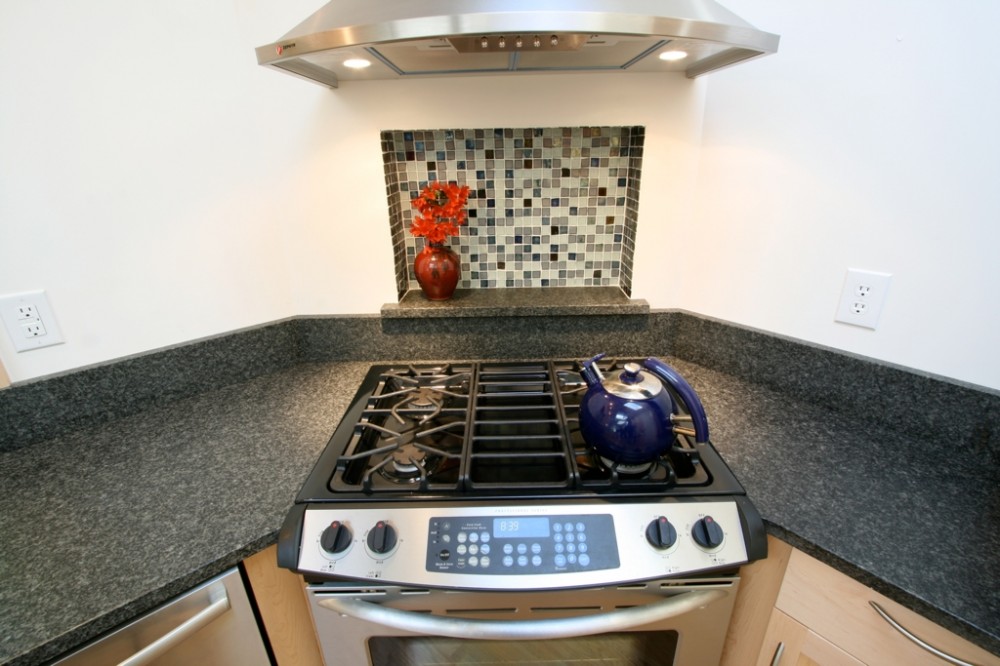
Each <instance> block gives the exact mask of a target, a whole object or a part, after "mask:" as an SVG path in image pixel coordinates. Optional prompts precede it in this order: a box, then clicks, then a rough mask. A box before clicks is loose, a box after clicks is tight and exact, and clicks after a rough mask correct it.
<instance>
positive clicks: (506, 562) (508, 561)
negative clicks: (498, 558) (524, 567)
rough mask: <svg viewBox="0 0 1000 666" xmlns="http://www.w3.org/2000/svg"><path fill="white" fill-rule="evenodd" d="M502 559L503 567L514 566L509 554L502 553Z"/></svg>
mask: <svg viewBox="0 0 1000 666" xmlns="http://www.w3.org/2000/svg"><path fill="white" fill-rule="evenodd" d="M502 561H503V565H504V566H505V567H512V566H514V558H513V557H511V556H510V555H504V558H503V560H502Z"/></svg>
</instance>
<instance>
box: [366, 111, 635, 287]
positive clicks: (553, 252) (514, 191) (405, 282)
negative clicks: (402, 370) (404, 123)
mask: <svg viewBox="0 0 1000 666" xmlns="http://www.w3.org/2000/svg"><path fill="white" fill-rule="evenodd" d="M644 138H645V128H643V127H641V126H631V127H544V128H518V129H513V128H492V129H439V130H392V131H385V132H382V135H381V137H380V139H381V146H382V159H383V163H384V165H385V179H386V195H387V199H388V205H389V223H390V227H391V236H392V241H393V251H394V259H395V261H394V264H395V269H396V286H397V291H398V292H399V296H400V298H402V296H403V294H405V293H406V292H407V291H408V290H409V289H418V288H419V286H418V285H417V281H416V278H415V276H414V275H413V258H414V257H415V256H416V254H417V253H418V252H419V251H420V250H421V249H423V244H424V240H423V239H422V238H414V237H413V236H412V235H411V234H410V233H409V228H410V224H411V222H412V220H413V213H414V209H413V207H412V206H411V205H410V199H411V198H413V197H415V196H416V195H417V193H418V192H419V191H420V190H421V189H422V188H423V187H425V186H426V185H427V184H428V183H429V182H430V181H434V180H440V181H455V182H457V183H459V184H461V185H468V186H469V188H470V195H469V202H468V207H467V209H468V213H469V220H468V224H467V225H466V226H465V227H463V228H462V230H461V233H460V234H459V235H458V236H456V237H453V238H451V240H450V241H449V245H450V246H451V247H452V249H454V250H455V251H456V252H458V254H459V256H460V257H461V261H462V277H461V280H460V282H459V285H458V287H459V288H460V289H503V288H517V287H590V286H594V287H609V286H617V287H620V288H621V289H622V290H623V291H625V293H626V294H629V295H631V290H632V285H631V275H632V260H633V256H634V254H635V227H636V220H637V218H638V194H639V177H640V174H641V172H642V147H643V140H644Z"/></svg>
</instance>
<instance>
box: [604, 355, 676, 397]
mask: <svg viewBox="0 0 1000 666" xmlns="http://www.w3.org/2000/svg"><path fill="white" fill-rule="evenodd" d="M642 370H643V367H642V366H641V365H639V364H638V363H626V364H625V365H624V367H623V369H622V371H621V372H620V373H619V374H618V376H617V377H615V376H612V377H609V378H607V379H606V380H604V383H603V386H604V390H606V391H607V392H608V393H610V394H611V395H616V396H618V397H620V398H626V399H628V400H648V399H649V398H653V397H656V396H657V395H659V394H660V393H661V392H662V391H663V384H662V383H661V382H660V380H659V379H657V377H656V376H655V375H654V374H653V373H651V372H643V371H642Z"/></svg>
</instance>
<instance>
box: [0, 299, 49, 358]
mask: <svg viewBox="0 0 1000 666" xmlns="http://www.w3.org/2000/svg"><path fill="white" fill-rule="evenodd" d="M24 306H31V309H32V310H34V313H35V315H36V317H33V318H32V317H29V318H25V317H24V312H25V307H24ZM0 319H3V323H4V326H5V327H6V328H7V334H8V335H9V336H10V340H11V342H13V343H14V349H16V350H17V351H18V352H25V351H31V350H32V349H40V348H42V347H51V346H52V345H58V344H61V343H63V342H64V340H63V336H62V331H60V330H59V324H57V323H56V316H55V314H54V313H53V312H52V306H51V305H49V299H48V297H47V296H46V295H45V292H44V291H28V292H25V293H23V294H11V295H9V296H0ZM35 324H37V325H38V326H37V327H36V326H35ZM39 331H44V333H40V332H39Z"/></svg>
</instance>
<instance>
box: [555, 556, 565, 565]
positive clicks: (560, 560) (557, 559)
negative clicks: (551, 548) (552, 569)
mask: <svg viewBox="0 0 1000 666" xmlns="http://www.w3.org/2000/svg"><path fill="white" fill-rule="evenodd" d="M555 563H556V566H557V567H564V566H566V556H565V555H559V554H557V555H556V557H555Z"/></svg>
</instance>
